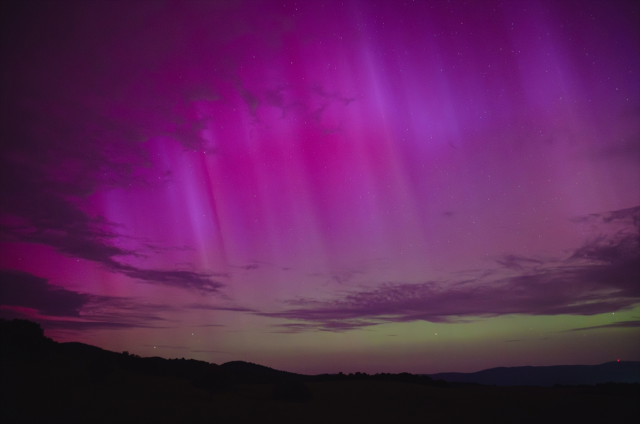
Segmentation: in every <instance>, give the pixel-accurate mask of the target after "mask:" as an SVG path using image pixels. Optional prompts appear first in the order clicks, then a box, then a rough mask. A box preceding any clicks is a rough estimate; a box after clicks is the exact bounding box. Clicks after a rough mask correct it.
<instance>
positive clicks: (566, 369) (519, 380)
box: [0, 319, 640, 391]
mask: <svg viewBox="0 0 640 424" xmlns="http://www.w3.org/2000/svg"><path fill="white" fill-rule="evenodd" d="M54 353H56V354H58V355H63V356H65V357H68V358H84V359H85V360H88V361H91V365H90V367H89V371H88V372H89V373H90V374H92V375H93V377H95V378H94V379H96V380H104V379H105V378H106V376H108V375H109V374H110V373H111V371H112V370H113V368H114V366H115V365H116V364H118V365H119V366H120V367H122V368H125V369H128V370H131V371H135V372H139V373H144V374H151V375H163V376H167V375H172V376H175V377H181V378H186V379H187V380H189V381H191V382H192V383H193V384H194V385H196V386H198V387H200V386H203V387H204V386H207V387H209V388H210V389H211V390H214V391H215V390H222V389H226V388H227V387H228V386H229V385H230V384H233V383H244V384H260V383H279V382H280V383H281V382H284V381H288V382H311V381H349V380H362V381H373V380H381V381H401V382H407V383H417V384H423V385H429V386H434V387H447V386H448V384H447V382H448V383H452V384H453V385H460V384H480V385H496V386H554V385H556V384H559V385H566V386H578V385H590V386H593V385H596V384H601V383H609V382H611V383H640V362H638V361H623V362H607V363H605V364H601V365H556V366H548V367H532V366H527V367H511V368H507V367H500V368H491V369H487V370H483V371H479V372H474V373H455V372H451V373H438V374H423V375H415V374H409V373H400V374H386V373H382V374H374V375H368V374H366V373H360V372H357V373H355V374H343V373H339V374H322V375H304V374H296V373H291V372H287V371H279V370H275V369H273V368H269V367H265V366H263V365H258V364H252V363H249V362H244V361H232V362H227V363H224V364H222V365H216V364H210V363H208V362H205V361H198V360H194V359H188V360H185V359H184V358H182V359H164V358H160V357H150V358H141V357H140V356H138V355H130V354H129V353H128V352H123V353H116V352H111V351H108V350H105V349H101V348H99V347H96V346H91V345H87V344H84V343H78V342H69V343H56V342H54V341H53V340H51V339H49V338H47V337H44V332H43V331H42V328H41V327H40V325H39V324H37V323H34V322H31V321H27V320H18V319H15V320H13V321H6V320H3V319H0V356H2V357H3V358H8V359H14V360H15V359H19V360H36V359H37V358H43V357H45V356H47V355H52V354H54ZM93 377H92V378H93ZM214 383H215V384H214ZM219 386H220V387H219Z"/></svg>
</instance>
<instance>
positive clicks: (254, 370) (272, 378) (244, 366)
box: [220, 361, 313, 383]
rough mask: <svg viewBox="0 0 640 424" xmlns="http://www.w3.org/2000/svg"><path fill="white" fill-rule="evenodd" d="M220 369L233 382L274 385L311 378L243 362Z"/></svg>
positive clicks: (235, 362)
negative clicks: (230, 376)
mask: <svg viewBox="0 0 640 424" xmlns="http://www.w3.org/2000/svg"><path fill="white" fill-rule="evenodd" d="M220 368H221V369H222V370H224V371H226V372H227V373H230V374H232V375H233V376H234V377H235V378H234V380H239V381H242V382H245V383H275V382H278V381H310V380H312V379H313V377H311V376H308V375H303V374H296V373H292V372H287V371H279V370H275V369H273V368H270V367H265V366H264V365H258V364H254V363H251V362H245V361H231V362H225V363H224V364H222V365H220Z"/></svg>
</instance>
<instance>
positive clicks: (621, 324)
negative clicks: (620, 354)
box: [566, 320, 640, 332]
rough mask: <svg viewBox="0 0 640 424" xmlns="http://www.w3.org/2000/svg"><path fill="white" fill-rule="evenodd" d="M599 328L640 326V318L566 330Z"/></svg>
mask: <svg viewBox="0 0 640 424" xmlns="http://www.w3.org/2000/svg"><path fill="white" fill-rule="evenodd" d="M599 328H640V320H635V321H618V322H614V323H612V324H603V325H595V326H593V327H581V328H573V329H571V330H567V331H566V332H573V331H586V330H597V329H599Z"/></svg>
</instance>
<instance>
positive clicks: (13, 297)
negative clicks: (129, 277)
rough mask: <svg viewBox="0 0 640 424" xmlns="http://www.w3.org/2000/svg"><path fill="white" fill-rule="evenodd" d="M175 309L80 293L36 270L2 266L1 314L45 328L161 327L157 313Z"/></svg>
mask: <svg viewBox="0 0 640 424" xmlns="http://www.w3.org/2000/svg"><path fill="white" fill-rule="evenodd" d="M169 309H172V308H171V307H169V306H167V305H148V304H141V303H138V302H136V301H135V300H133V299H124V298H119V297H111V296H97V295H91V294H86V293H78V292H74V291H71V290H67V289H65V288H63V287H59V286H55V285H52V284H50V283H49V282H48V281H47V280H46V279H44V278H41V277H38V276H35V275H33V274H30V273H27V272H23V271H16V270H6V269H5V270H0V310H1V312H0V315H2V316H3V317H5V318H15V317H22V318H28V319H34V320H36V321H38V322H40V323H42V324H43V327H44V328H45V329H70V330H86V329H108V328H134V327H153V328H159V327H158V323H159V322H162V321H164V320H163V319H162V318H160V317H159V316H158V315H157V314H158V313H159V312H163V311H166V310H169Z"/></svg>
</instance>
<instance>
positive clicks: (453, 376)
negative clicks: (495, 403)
mask: <svg viewBox="0 0 640 424" xmlns="http://www.w3.org/2000/svg"><path fill="white" fill-rule="evenodd" d="M428 375H429V377H431V378H432V379H434V380H437V379H442V380H445V381H448V382H449V383H476V384H486V385H496V386H553V385H555V384H561V385H571V386H577V385H583V384H586V385H595V384H599V383H607V382H614V383H640V362H638V361H621V362H607V363H604V364H600V365H555V366H549V367H531V366H528V367H499V368H490V369H487V370H483V371H478V372H472V373H460V372H444V373H438V374H428Z"/></svg>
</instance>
